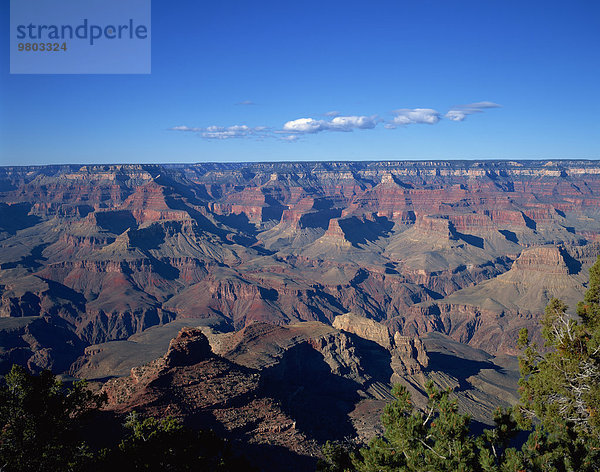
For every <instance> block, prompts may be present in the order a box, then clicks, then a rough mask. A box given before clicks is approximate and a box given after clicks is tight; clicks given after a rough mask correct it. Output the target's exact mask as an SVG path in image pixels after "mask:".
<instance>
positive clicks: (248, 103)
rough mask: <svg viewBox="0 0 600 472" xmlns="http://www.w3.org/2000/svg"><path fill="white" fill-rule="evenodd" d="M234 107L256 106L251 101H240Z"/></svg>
mask: <svg viewBox="0 0 600 472" xmlns="http://www.w3.org/2000/svg"><path fill="white" fill-rule="evenodd" d="M236 105H256V103H254V102H253V101H252V100H242V101H241V102H237V103H236Z"/></svg>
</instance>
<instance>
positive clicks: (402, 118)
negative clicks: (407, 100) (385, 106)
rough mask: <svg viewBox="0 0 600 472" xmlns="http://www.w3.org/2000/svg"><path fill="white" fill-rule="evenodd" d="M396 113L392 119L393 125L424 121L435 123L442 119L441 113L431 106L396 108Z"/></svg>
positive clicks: (425, 122) (429, 123) (430, 123)
mask: <svg viewBox="0 0 600 472" xmlns="http://www.w3.org/2000/svg"><path fill="white" fill-rule="evenodd" d="M394 114H395V115H396V116H395V117H394V119H393V120H392V124H393V125H410V124H414V123H424V124H428V125H434V124H436V123H437V122H438V121H440V113H439V112H438V111H436V110H433V109H431V108H413V109H410V108H402V109H400V110H394Z"/></svg>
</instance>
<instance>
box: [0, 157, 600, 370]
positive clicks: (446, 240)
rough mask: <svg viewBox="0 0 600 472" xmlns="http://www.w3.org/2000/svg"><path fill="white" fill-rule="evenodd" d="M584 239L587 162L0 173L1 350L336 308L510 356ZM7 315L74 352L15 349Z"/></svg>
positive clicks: (598, 217)
mask: <svg viewBox="0 0 600 472" xmlns="http://www.w3.org/2000/svg"><path fill="white" fill-rule="evenodd" d="M599 242H600V163H598V162H595V161H522V162H516V161H515V162H502V161H485V162H476V161H452V162H304V163H251V164H250V163H239V164H211V163H207V164H194V165H86V166H77V165H69V166H38V167H1V168H0V317H2V318H3V319H0V332H1V333H5V334H3V335H2V336H0V339H1V340H4V341H1V342H2V343H3V344H2V346H4V350H3V351H2V352H1V353H0V356H3V357H2V358H4V359H9V358H10V359H16V358H17V357H18V358H19V359H20V360H21V361H22V362H24V363H28V362H29V363H30V364H31V365H32V366H37V367H36V368H41V367H42V366H47V367H53V368H54V369H55V370H63V369H64V368H65V367H64V366H65V365H68V364H69V363H70V362H73V361H75V360H76V359H77V357H78V356H79V355H81V354H83V350H84V349H85V347H86V346H89V345H92V344H99V343H103V342H107V341H114V340H122V341H124V340H126V339H128V338H129V337H130V336H132V335H135V334H136V333H141V332H143V331H144V330H146V329H148V328H149V327H152V326H158V325H164V324H166V323H169V322H171V321H173V320H182V319H192V318H211V319H212V318H217V319H220V320H221V322H222V323H225V324H226V325H228V326H229V327H230V329H233V330H240V329H243V328H244V327H245V326H248V325H250V324H251V323H253V322H257V321H258V322H267V323H271V324H278V325H286V324H290V323H296V322H299V321H318V322H321V323H325V324H329V325H330V324H331V323H332V322H333V321H334V319H336V317H338V316H340V315H344V314H346V313H354V314H356V315H358V316H361V317H365V318H368V319H371V320H375V321H378V322H383V323H384V324H386V325H387V326H388V327H389V328H390V332H391V333H395V332H396V331H397V332H399V333H400V335H402V336H414V335H423V334H424V333H427V332H432V331H434V332H441V333H444V334H447V335H450V336H451V337H452V338H453V339H455V340H458V341H461V342H465V343H469V344H470V345H472V346H475V347H484V348H485V349H486V350H488V351H490V352H492V353H501V352H504V353H513V352H514V348H515V333H516V331H518V329H519V328H520V327H522V326H528V327H530V328H533V327H535V326H536V324H537V319H538V317H539V315H540V313H542V311H543V308H544V305H545V304H546V303H547V301H548V299H549V298H550V297H551V296H555V295H560V296H561V297H565V298H566V299H567V300H566V301H567V303H568V304H569V305H570V306H574V302H575V301H576V300H577V299H579V298H580V297H581V295H582V294H583V291H584V284H585V281H586V278H587V268H588V267H589V266H590V265H591V264H592V263H593V262H594V260H595V258H596V256H597V255H598V253H599V252H600V250H599ZM15 317H43V319H46V320H48V322H47V324H48V326H59V325H60V326H63V327H64V328H65V329H67V330H68V331H69V332H70V333H71V334H70V335H72V336H74V339H73V340H72V346H73V348H72V349H70V348H69V349H60V348H59V347H58V346H55V345H53V344H52V341H51V340H50V339H46V338H44V339H41V338H40V339H38V341H36V342H35V343H34V342H29V341H26V342H25V344H27V345H28V346H34V347H33V350H32V349H30V348H26V346H25V345H24V344H23V342H24V341H23V339H22V337H23V332H22V331H19V330H15V329H13V328H11V326H12V325H11V324H10V322H6V323H4V324H3V323H2V322H4V321H5V319H7V318H15ZM61 323H62V324H61ZM19 339H21V341H19ZM15 346H20V347H19V349H21V348H22V349H21V350H20V351H15V349H17V347H15ZM28 349H29V350H28ZM42 349H46V351H44V352H45V353H46V354H44V355H41V354H39V355H38V357H37V358H36V359H31V357H32V356H33V355H34V351H38V350H42ZM17 352H19V354H18V356H17V354H16V353H17ZM28 353H29V354H28ZM11 356H12V357H11ZM15 356H16V357H15ZM19 356H20V357H19ZM28 356H29V357H28ZM40 356H41V357H40ZM59 357H60V359H59ZM30 361H31V362H30Z"/></svg>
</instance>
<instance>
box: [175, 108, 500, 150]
mask: <svg viewBox="0 0 600 472" xmlns="http://www.w3.org/2000/svg"><path fill="white" fill-rule="evenodd" d="M239 104H240V105H241V104H245V105H250V104H252V102H250V101H245V102H240V103H239ZM500 107H501V105H498V104H497V103H493V102H485V101H484V102H475V103H469V104H466V105H457V106H455V107H452V108H451V109H450V110H448V112H446V114H445V115H443V117H444V118H446V119H448V120H451V121H463V120H464V119H465V118H466V117H467V116H468V115H473V114H475V113H482V112H483V111H484V110H487V109H490V108H500ZM393 114H394V117H393V119H392V120H390V121H387V122H384V124H383V127H384V128H386V129H395V128H397V127H398V126H404V125H410V124H418V123H420V124H429V125H434V124H436V123H438V122H439V121H440V120H441V119H442V115H441V114H440V112H438V111H437V110H434V109H432V108H401V109H399V110H394V111H393ZM325 116H327V117H328V118H327V119H314V118H298V119H295V120H290V121H287V122H285V123H284V124H283V126H282V127H281V129H273V128H268V127H266V126H255V127H250V126H247V125H233V126H208V127H206V128H194V127H189V126H174V127H172V128H170V129H171V130H173V131H188V132H194V133H198V135H200V136H201V137H202V138H205V139H234V138H256V139H263V138H277V139H280V140H282V141H288V142H293V141H297V140H298V139H299V137H301V136H304V135H309V134H316V133H320V132H322V131H344V132H351V131H354V130H357V129H360V130H367V129H373V128H375V127H376V126H377V125H378V124H379V123H382V122H383V120H382V119H381V118H378V117H377V116H376V115H373V116H366V115H348V116H340V114H339V112H337V111H330V112H327V113H325Z"/></svg>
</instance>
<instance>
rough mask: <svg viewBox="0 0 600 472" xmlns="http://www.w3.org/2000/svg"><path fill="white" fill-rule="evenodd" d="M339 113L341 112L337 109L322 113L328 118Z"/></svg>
mask: <svg viewBox="0 0 600 472" xmlns="http://www.w3.org/2000/svg"><path fill="white" fill-rule="evenodd" d="M341 114H342V113H341V112H339V111H337V110H332V111H328V112H327V113H323V115H324V116H329V117H330V118H333V117H334V116H338V115H341Z"/></svg>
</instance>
